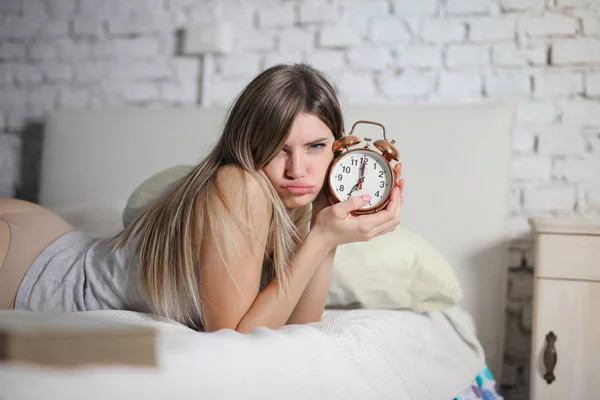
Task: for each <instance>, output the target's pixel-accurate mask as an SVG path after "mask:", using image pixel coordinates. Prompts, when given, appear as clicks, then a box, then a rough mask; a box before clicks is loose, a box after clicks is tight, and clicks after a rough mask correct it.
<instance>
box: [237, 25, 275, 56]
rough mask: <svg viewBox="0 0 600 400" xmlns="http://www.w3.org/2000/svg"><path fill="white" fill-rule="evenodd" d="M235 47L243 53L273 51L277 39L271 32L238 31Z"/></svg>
mask: <svg viewBox="0 0 600 400" xmlns="http://www.w3.org/2000/svg"><path fill="white" fill-rule="evenodd" d="M235 36H236V37H235V47H236V49H237V50H241V51H248V50H250V51H254V50H273V49H274V48H275V37H274V36H273V34H271V33H269V32H262V31H259V30H256V29H243V30H240V29H239V28H238V29H236V35H235Z"/></svg>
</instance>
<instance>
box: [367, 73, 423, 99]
mask: <svg viewBox="0 0 600 400" xmlns="http://www.w3.org/2000/svg"><path fill="white" fill-rule="evenodd" d="M377 83H378V85H379V88H380V90H381V92H382V93H383V94H384V95H385V96H386V97H388V98H394V97H410V98H414V97H424V96H427V95H430V94H432V93H433V89H434V75H433V73H431V72H418V71H406V72H404V73H402V74H400V75H398V76H397V75H394V74H391V73H384V74H382V75H380V76H378V77H377Z"/></svg>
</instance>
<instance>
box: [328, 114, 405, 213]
mask: <svg viewBox="0 0 600 400" xmlns="http://www.w3.org/2000/svg"><path fill="white" fill-rule="evenodd" d="M358 124H373V125H377V126H380V127H381V128H382V129H383V139H380V140H376V141H375V142H373V146H374V147H375V149H377V150H373V149H370V148H369V146H370V144H371V139H370V138H367V137H365V138H363V140H364V141H365V142H366V145H365V146H361V147H356V146H358V144H359V143H361V140H360V139H359V138H358V137H357V136H355V135H354V134H353V133H354V129H355V128H356V126H357V125H358ZM394 143H395V140H392V141H391V142H389V141H388V140H387V137H386V134H385V127H384V126H383V125H382V124H380V123H378V122H373V121H364V120H360V121H356V122H355V123H354V125H352V129H351V130H350V133H349V134H348V135H344V136H342V137H341V138H339V139H338V140H336V141H335V142H334V143H333V151H334V153H335V154H338V153H339V155H337V156H336V157H335V158H334V160H333V162H332V163H331V165H330V167H329V171H328V174H327V176H326V177H327V181H326V183H327V191H326V193H327V197H328V199H329V202H330V203H331V204H332V205H333V204H336V203H338V202H340V201H345V200H348V199H350V198H351V197H354V196H362V195H365V194H369V195H371V201H370V202H369V203H368V204H365V205H364V206H363V207H361V208H359V209H357V210H354V211H353V212H352V214H355V215H360V214H371V213H375V212H378V211H380V210H382V209H384V208H385V206H386V205H387V204H388V202H389V201H390V196H391V194H392V189H393V188H394V186H396V176H395V174H394V168H393V166H392V165H391V163H392V160H395V161H398V150H397V149H396V148H395V147H394Z"/></svg>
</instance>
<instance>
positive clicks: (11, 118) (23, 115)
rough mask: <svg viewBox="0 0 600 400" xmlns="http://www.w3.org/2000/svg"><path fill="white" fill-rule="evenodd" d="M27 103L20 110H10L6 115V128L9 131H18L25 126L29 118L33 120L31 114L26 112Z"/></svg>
mask: <svg viewBox="0 0 600 400" xmlns="http://www.w3.org/2000/svg"><path fill="white" fill-rule="evenodd" d="M26 104H27V103H26V102H24V105H23V106H22V107H20V108H13V109H8V112H7V113H6V127H7V128H8V129H9V130H12V131H16V130H19V129H22V128H23V127H24V126H25V122H26V121H27V119H28V118H31V116H30V115H28V114H29V113H28V112H27V111H26V109H25V108H26Z"/></svg>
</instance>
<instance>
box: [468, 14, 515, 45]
mask: <svg viewBox="0 0 600 400" xmlns="http://www.w3.org/2000/svg"><path fill="white" fill-rule="evenodd" d="M515 28H516V22H515V20H514V19H513V18H509V17H502V18H497V17H485V18H477V19H473V20H471V21H470V22H469V40H470V41H472V42H498V41H508V40H513V39H514V37H515Z"/></svg>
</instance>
